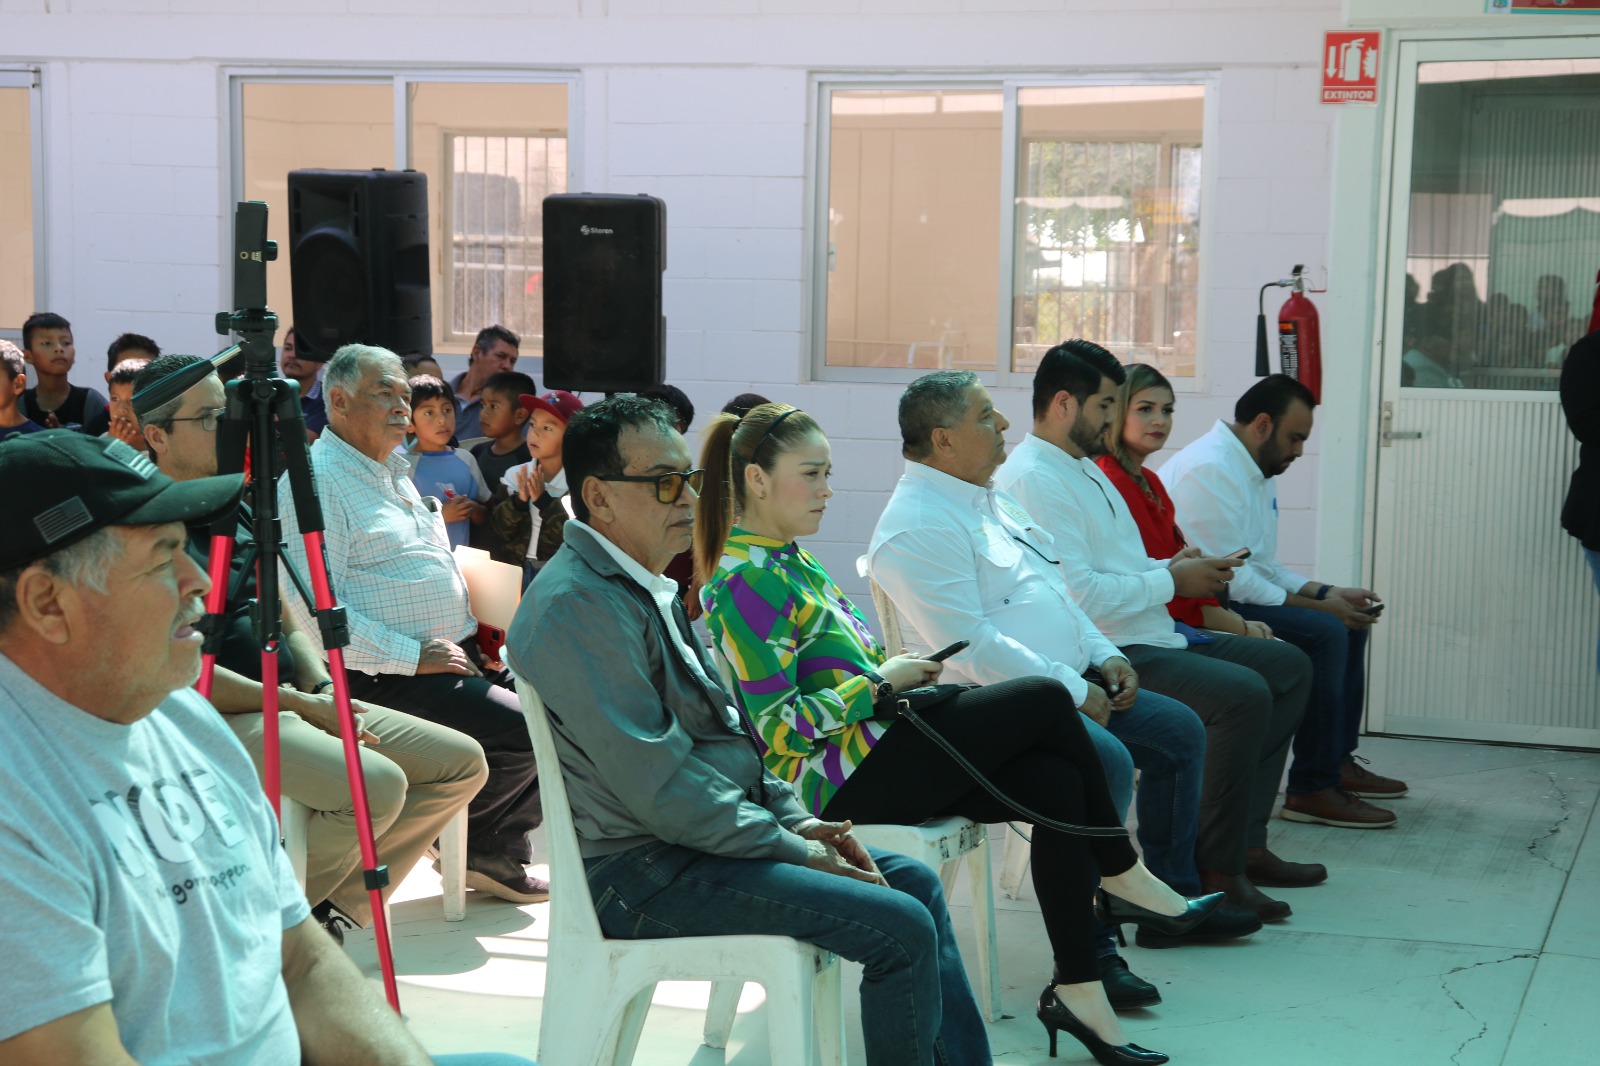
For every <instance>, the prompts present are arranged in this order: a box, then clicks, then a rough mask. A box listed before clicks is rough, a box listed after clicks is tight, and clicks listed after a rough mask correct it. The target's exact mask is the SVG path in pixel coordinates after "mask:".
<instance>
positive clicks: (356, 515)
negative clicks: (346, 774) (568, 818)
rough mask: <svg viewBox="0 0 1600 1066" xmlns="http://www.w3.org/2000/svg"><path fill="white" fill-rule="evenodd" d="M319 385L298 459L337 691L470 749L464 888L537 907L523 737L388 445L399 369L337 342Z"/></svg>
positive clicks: (307, 627) (455, 579) (301, 557)
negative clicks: (334, 640)
mask: <svg viewBox="0 0 1600 1066" xmlns="http://www.w3.org/2000/svg"><path fill="white" fill-rule="evenodd" d="M322 386H323V395H324V397H325V398H326V401H327V406H328V431H327V432H326V433H324V434H322V436H320V437H318V438H317V442H316V443H315V444H313V445H312V446H311V465H312V468H313V470H314V471H315V472H316V488H317V499H318V500H319V502H320V503H321V504H322V517H323V521H324V523H325V525H326V532H325V534H324V540H325V543H326V547H327V559H328V576H329V578H330V579H331V580H332V583H333V593H334V596H335V597H337V599H338V600H339V604H340V606H342V607H343V608H344V609H345V613H346V617H347V620H348V623H349V629H350V643H349V645H348V646H347V647H346V648H345V649H344V662H345V667H346V670H347V671H348V673H349V677H350V694H351V695H352V696H353V697H355V698H356V699H361V700H365V701H367V702H369V703H376V704H378V705H380V706H384V707H392V708H394V709H396V710H400V711H405V712H407V713H408V714H414V715H416V716H417V717H418V718H426V719H427V720H428V721H430V722H436V723H438V724H439V725H443V726H449V727H450V728H452V729H456V730H459V731H461V732H463V733H465V734H467V735H468V736H470V737H472V738H473V739H474V740H476V741H477V742H478V743H479V744H480V745H482V746H483V754H484V758H485V760H486V761H487V762H488V764H489V780H488V781H487V782H486V783H485V784H484V786H483V788H482V789H481V790H480V791H479V792H478V795H477V796H476V798H474V799H473V801H472V803H471V804H469V805H468V807H467V887H468V888H472V889H475V890H477V891H480V892H487V893H489V894H491V895H494V896H498V897H500V898H501V899H505V900H510V901H512V902H513V903H538V902H540V901H541V900H544V899H547V898H549V895H550V884H549V882H547V881H545V880H543V879H541V878H536V877H532V876H530V875H529V874H528V871H527V870H526V869H525V867H526V865H527V864H528V863H530V862H532V861H533V848H532V846H531V845H530V844H529V842H528V838H527V835H528V833H529V832H530V831H531V830H533V829H535V828H537V827H538V825H539V823H540V822H541V821H542V820H543V817H542V814H541V811H540V808H539V783H538V780H537V775H538V770H537V768H536V766H535V764H534V760H533V743H532V742H531V741H530V740H529V739H528V728H527V725H526V724H525V723H524V721H523V718H522V707H521V704H519V703H518V702H517V697H516V694H515V693H514V692H512V691H511V690H510V687H509V678H508V677H507V676H506V675H505V673H504V671H502V670H500V669H499V664H498V663H497V662H494V661H493V656H494V655H495V654H496V653H497V652H498V650H499V649H497V648H479V646H478V639H477V632H478V623H477V621H476V620H475V619H474V618H473V616H472V611H471V610H470V609H469V607H468V604H467V584H466V581H465V579H464V578H462V576H461V571H460V569H459V568H458V567H457V565H456V561H455V556H454V555H452V554H451V553H450V538H449V537H448V535H446V533H445V528H444V521H443V519H442V518H441V517H440V515H439V510H438V508H439V503H438V501H437V500H433V499H431V498H424V497H422V496H421V495H419V494H418V492H417V489H416V486H415V485H413V484H412V483H411V473H410V467H409V466H407V464H406V460H405V457H404V456H403V455H401V454H398V453H396V451H395V447H396V446H397V445H398V444H399V443H400V442H401V441H402V440H403V439H404V438H405V434H406V427H407V425H408V424H409V423H410V420H411V387H410V385H408V384H407V375H406V369H405V366H404V365H403V364H402V363H401V362H400V357H399V356H397V355H395V354H394V353H393V352H391V351H389V350H388V349H386V348H374V347H370V346H367V345H361V344H347V345H345V346H344V347H343V348H340V349H339V350H338V351H337V352H335V353H334V356H333V358H332V359H330V360H329V361H328V367H327V369H326V370H325V371H324V372H323V375H322ZM278 509H279V512H280V514H281V515H282V516H283V528H284V529H286V530H293V529H297V528H298V522H297V519H296V517H295V507H294V496H293V493H292V492H291V491H290V485H289V479H288V478H284V479H283V480H282V481H281V482H280V483H279V485H278ZM288 546H289V552H288V554H289V560H290V562H291V563H292V565H293V566H294V567H295V569H296V570H297V571H299V573H301V574H306V573H308V571H307V569H306V553H305V544H304V542H303V541H302V540H301V539H300V538H299V537H293V536H291V537H289V538H288ZM282 587H283V599H284V605H285V607H286V608H287V610H288V612H289V614H290V616H291V617H292V618H293V619H294V620H295V622H296V628H298V629H299V630H300V631H301V632H303V633H307V634H309V635H310V636H311V638H312V639H313V640H316V639H317V635H318V633H319V632H320V630H319V628H318V626H317V622H316V619H315V618H314V617H313V616H312V614H311V610H310V608H309V606H308V605H307V604H306V603H305V601H303V600H302V599H301V598H300V595H299V591H298V590H297V589H296V588H295V587H294V585H293V584H292V583H291V582H289V581H288V580H287V579H285V580H284V581H283V582H282ZM317 650H318V651H319V652H321V651H322V649H321V648H320V647H318V649H317Z"/></svg>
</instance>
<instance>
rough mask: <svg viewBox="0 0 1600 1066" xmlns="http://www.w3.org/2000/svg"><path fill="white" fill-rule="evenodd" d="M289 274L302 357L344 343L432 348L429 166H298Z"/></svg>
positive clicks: (408, 351) (406, 351) (321, 354)
mask: <svg viewBox="0 0 1600 1066" xmlns="http://www.w3.org/2000/svg"><path fill="white" fill-rule="evenodd" d="M289 278H290V288H291V290H292V294H293V298H294V326H295V330H296V331H297V332H298V333H299V334H300V338H301V340H302V341H303V342H304V344H305V352H304V354H303V355H301V358H303V359H312V360H316V361H318V362H321V361H324V360H327V359H329V358H331V357H332V356H333V353H334V352H335V351H337V350H338V349H339V347H340V346H341V345H345V344H376V345H379V346H380V347H384V348H388V349H389V350H390V351H392V352H394V353H396V354H397V355H413V354H416V355H432V354H433V308H432V305H431V304H430V303H429V299H428V280H429V276H428V178H427V175H425V174H419V173H417V172H416V171H414V170H291V171H290V172H289ZM296 354H297V355H298V354H300V353H299V352H296Z"/></svg>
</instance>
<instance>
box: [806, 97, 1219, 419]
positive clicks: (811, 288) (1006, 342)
mask: <svg viewBox="0 0 1600 1066" xmlns="http://www.w3.org/2000/svg"><path fill="white" fill-rule="evenodd" d="M1221 79H1222V70H1221V69H1220V68H1199V69H1183V70H1138V69H1122V70H1092V71H1090V70H1085V71H1074V72H1047V71H1027V72H977V73H974V72H955V71H952V72H925V73H915V74H911V73H902V74H894V73H890V72H874V71H814V72H812V74H811V76H810V79H809V80H810V89H809V92H808V93H807V103H806V107H807V119H808V124H809V126H810V128H811V129H812V130H814V131H815V134H814V140H813V142H812V143H811V145H810V147H809V151H808V152H807V173H806V180H807V182H808V183H809V186H810V192H809V195H808V196H807V197H806V202H805V215H804V219H803V223H802V227H803V231H802V234H801V239H802V240H803V241H804V242H805V244H806V247H807V249H808V254H807V256H806V266H805V277H804V279H803V281H802V285H801V291H802V298H803V299H804V300H805V302H806V314H805V315H804V316H803V325H802V336H801V350H802V351H803V352H805V353H806V355H805V359H806V369H807V371H808V374H809V380H812V381H830V382H832V381H840V382H864V383H878V384H906V383H909V382H911V381H912V380H914V379H915V378H916V377H918V376H920V375H921V373H923V372H922V371H919V370H916V369H914V368H910V369H902V368H899V367H842V366H829V365H828V364H827V339H828V300H827V292H828V284H827V279H828V226H827V220H828V197H829V187H828V175H829V173H830V163H831V160H830V149H831V144H832V137H833V124H832V108H831V107H830V106H829V105H830V97H831V94H832V93H833V92H835V91H845V92H849V91H878V92H882V91H887V90H894V89H904V90H907V91H921V92H932V91H938V90H941V89H944V90H951V91H957V92H959V91H972V90H985V89H986V90H990V91H998V92H1000V93H1001V98H1002V104H1001V122H1000V152H1001V158H1000V185H999V189H998V190H997V196H996V200H997V203H996V208H997V221H998V224H999V226H1000V255H999V262H998V264H997V267H998V274H997V288H996V293H995V296H996V316H995V317H996V336H995V342H996V346H995V362H996V366H995V367H994V369H992V370H980V371H978V377H979V380H980V381H982V382H983V383H984V384H985V385H992V386H996V387H999V388H1026V387H1029V386H1031V384H1032V374H1031V373H1026V372H1022V373H1019V372H1017V371H1014V370H1012V369H1011V362H1012V360H1011V357H1010V352H1011V338H1012V335H1013V334H1012V323H1013V316H1012V303H1011V300H1012V295H1013V290H1014V288H1015V284H1014V280H1015V279H1014V272H1015V259H1014V256H1015V242H1016V204H1015V199H1016V184H1017V166H1018V148H1019V144H1020V141H1019V129H1020V112H1019V109H1018V106H1017V93H1018V91H1019V90H1021V89H1031V88H1092V87H1097V86H1104V87H1119V86H1145V85H1197V86H1200V87H1201V88H1202V90H1203V92H1204V99H1203V102H1202V118H1201V134H1200V137H1201V139H1200V145H1201V150H1202V152H1203V151H1205V146H1206V145H1208V144H1209V145H1213V146H1215V145H1216V144H1218V143H1219V142H1220V123H1219V117H1218V115H1219V111H1220V108H1219V107H1218V103H1219V99H1218V95H1217V94H1218V90H1219V86H1220V84H1221ZM1214 151H1215V148H1213V152H1214ZM1216 171H1217V168H1216V167H1215V166H1214V165H1213V166H1208V165H1206V163H1205V162H1204V160H1203V159H1202V163H1201V172H1200V226H1201V230H1202V232H1204V231H1205V230H1206V229H1207V228H1208V224H1209V222H1210V219H1211V215H1212V211H1213V205H1214V204H1215V202H1216V192H1215V190H1216V182H1217V174H1216ZM1214 243H1215V242H1213V241H1202V242H1201V245H1200V266H1199V272H1200V278H1201V282H1200V284H1199V286H1198V291H1197V293H1196V311H1195V330H1196V333H1197V334H1198V336H1199V338H1200V340H1199V342H1198V343H1197V345H1196V351H1195V372H1194V375H1193V376H1192V377H1180V378H1174V379H1173V382H1172V384H1173V389H1174V391H1175V392H1177V393H1179V394H1184V395H1194V394H1203V393H1205V392H1206V391H1207V388H1208V379H1207V370H1208V360H1207V359H1206V356H1205V351H1204V349H1205V342H1204V338H1205V337H1206V336H1208V332H1207V329H1208V319H1209V311H1210V303H1211V301H1210V299H1209V298H1208V293H1207V288H1206V285H1207V281H1206V279H1208V278H1210V277H1211V276H1212V274H1213V271H1212V267H1211V260H1212V258H1213V256H1214V255H1215V250H1214V249H1213V248H1212V245H1213V244H1214Z"/></svg>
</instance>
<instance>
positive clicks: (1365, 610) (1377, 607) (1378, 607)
mask: <svg viewBox="0 0 1600 1066" xmlns="http://www.w3.org/2000/svg"><path fill="white" fill-rule="evenodd" d="M1385 606H1387V605H1386V604H1382V603H1375V604H1373V605H1372V606H1371V607H1362V608H1360V611H1361V613H1362V614H1364V615H1370V616H1371V617H1373V618H1376V617H1378V616H1379V615H1380V614H1382V613H1383V609H1384V607H1385Z"/></svg>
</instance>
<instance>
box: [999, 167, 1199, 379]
mask: <svg viewBox="0 0 1600 1066" xmlns="http://www.w3.org/2000/svg"><path fill="white" fill-rule="evenodd" d="M1021 157H1022V158H1021V163H1022V167H1021V171H1022V172H1021V173H1019V174H1018V185H1019V186H1020V190H1019V196H1018V202H1017V242H1016V251H1017V273H1016V278H1015V286H1014V292H1015V297H1016V313H1015V318H1014V323H1013V324H1014V332H1015V335H1016V343H1015V345H1014V348H1013V369H1016V370H1031V369H1032V368H1033V367H1035V366H1037V365H1038V362H1039V359H1040V358H1041V357H1042V356H1043V354H1044V353H1045V352H1046V351H1048V350H1049V349H1050V348H1051V347H1053V346H1054V345H1056V344H1059V343H1061V342H1062V341H1064V340H1067V339H1069V338H1072V337H1090V338H1093V339H1094V340H1096V341H1097V342H1098V343H1100V344H1101V345H1103V346H1105V347H1106V348H1108V349H1110V350H1111V351H1112V352H1114V353H1116V355H1117V356H1118V357H1119V358H1122V359H1123V360H1124V361H1139V362H1148V363H1153V364H1156V365H1158V366H1160V367H1161V368H1162V369H1163V370H1164V371H1165V372H1167V373H1168V374H1178V375H1190V374H1193V373H1194V360H1195V339H1196V338H1195V331H1196V314H1197V310H1198V309H1197V306H1196V292H1197V289H1198V285H1197V281H1198V275H1199V260H1200V234H1199V228H1200V227H1199V223H1200V146H1199V145H1198V144H1184V143H1177V142H1174V141H1171V140H1165V139H1162V140H1138V141H1124V140H1093V141H1091V140H1070V141H1069V140H1043V139H1033V140H1026V141H1024V143H1023V145H1022V152H1021Z"/></svg>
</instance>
